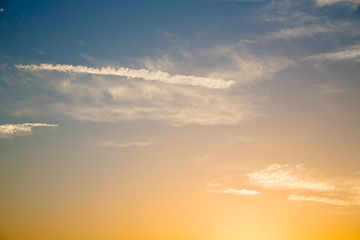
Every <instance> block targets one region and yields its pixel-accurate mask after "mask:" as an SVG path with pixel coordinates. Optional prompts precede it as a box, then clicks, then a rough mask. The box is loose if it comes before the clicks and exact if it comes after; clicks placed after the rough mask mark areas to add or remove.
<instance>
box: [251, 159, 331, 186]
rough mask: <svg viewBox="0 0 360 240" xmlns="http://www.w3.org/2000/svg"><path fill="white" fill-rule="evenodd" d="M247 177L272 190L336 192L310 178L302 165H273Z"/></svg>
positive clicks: (325, 184) (254, 182)
mask: <svg viewBox="0 0 360 240" xmlns="http://www.w3.org/2000/svg"><path fill="white" fill-rule="evenodd" d="M246 176H248V177H249V179H250V181H251V182H252V183H253V184H255V185H259V186H262V187H266V188H272V189H288V190H291V189H303V190H312V191H332V190H335V186H333V185H331V184H327V183H324V182H320V181H317V180H316V179H314V178H313V177H311V176H309V174H308V170H306V169H305V168H303V167H302V165H296V166H291V165H280V164H272V165H270V166H269V167H268V168H266V169H262V170H259V171H255V172H252V173H249V174H246Z"/></svg>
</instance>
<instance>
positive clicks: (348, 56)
mask: <svg viewBox="0 0 360 240" xmlns="http://www.w3.org/2000/svg"><path fill="white" fill-rule="evenodd" d="M305 60H321V61H333V62H336V61H353V62H358V61H360V45H353V46H350V47H347V48H345V49H344V50H342V51H338V52H332V53H323V54H317V55H313V56H309V57H307V58H305Z"/></svg>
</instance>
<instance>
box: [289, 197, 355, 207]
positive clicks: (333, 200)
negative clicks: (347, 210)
mask: <svg viewBox="0 0 360 240" xmlns="http://www.w3.org/2000/svg"><path fill="white" fill-rule="evenodd" d="M288 200H291V201H310V202H318V203H326V204H331V205H336V206H349V205H351V204H352V203H351V202H349V201H344V200H340V199H336V198H326V197H318V196H304V195H296V194H291V195H290V196H289V198H288Z"/></svg>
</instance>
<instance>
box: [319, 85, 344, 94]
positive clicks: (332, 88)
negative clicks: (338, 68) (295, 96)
mask: <svg viewBox="0 0 360 240" xmlns="http://www.w3.org/2000/svg"><path fill="white" fill-rule="evenodd" d="M315 88H316V89H317V91H318V93H319V94H321V95H329V94H339V93H343V92H346V91H347V90H346V89H344V88H341V87H339V86H336V85H330V84H321V85H316V86H315Z"/></svg>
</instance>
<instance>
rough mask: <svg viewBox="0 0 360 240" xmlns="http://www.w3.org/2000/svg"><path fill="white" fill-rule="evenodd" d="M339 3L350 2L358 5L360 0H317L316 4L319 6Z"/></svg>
mask: <svg viewBox="0 0 360 240" xmlns="http://www.w3.org/2000/svg"><path fill="white" fill-rule="evenodd" d="M337 3H350V4H352V5H353V6H355V7H356V6H358V5H359V4H360V0H316V5H317V6H319V7H323V6H326V5H332V4H337Z"/></svg>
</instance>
